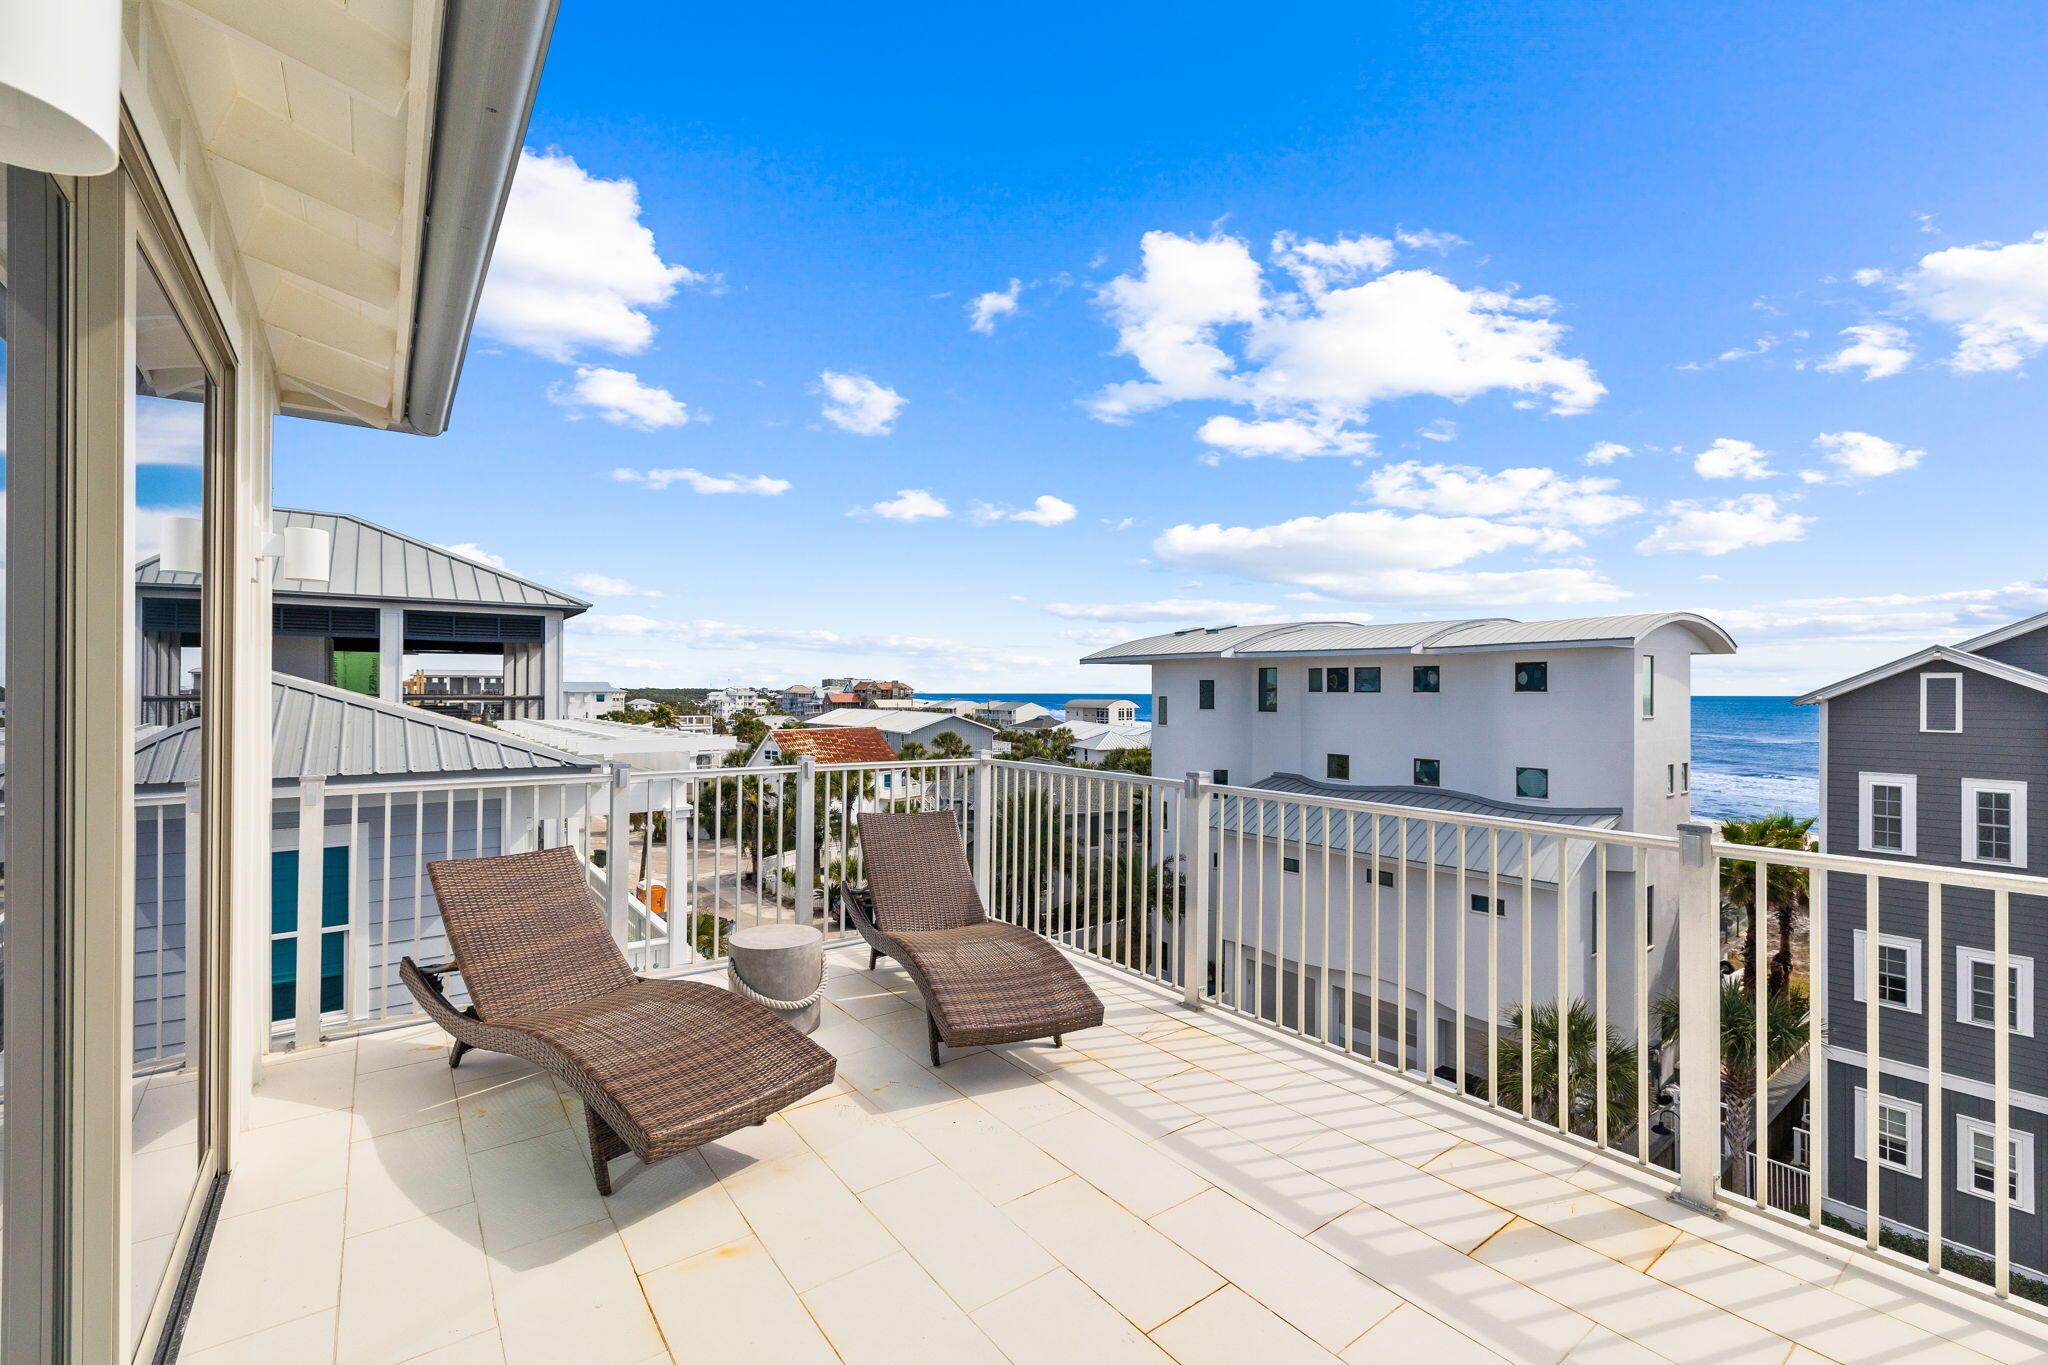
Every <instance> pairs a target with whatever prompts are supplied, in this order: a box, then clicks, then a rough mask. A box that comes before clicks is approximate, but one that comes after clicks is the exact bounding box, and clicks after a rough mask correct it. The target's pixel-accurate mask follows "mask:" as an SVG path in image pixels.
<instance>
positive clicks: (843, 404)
mask: <svg viewBox="0 0 2048 1365" xmlns="http://www.w3.org/2000/svg"><path fill="white" fill-rule="evenodd" d="M816 391H817V392H821V393H823V394H824V395H825V403H824V406H823V407H822V408H821V409H820V411H822V412H823V413H824V414H825V420H826V421H828V422H830V423H831V424H832V425H833V426H835V427H838V428H839V429H840V430H841V431H850V432H853V433H854V434H855V435H857V436H886V435H888V434H889V431H890V429H891V428H892V427H894V426H895V424H896V414H898V413H900V412H902V411H903V405H904V404H905V403H907V402H908V401H909V400H908V399H906V398H905V397H904V396H903V395H902V394H900V393H898V392H896V390H894V389H892V388H889V387H887V386H886V385H883V384H877V383H876V382H875V381H874V380H872V379H870V378H868V377H867V376H866V375H864V374H842V373H840V372H839V371H838V370H824V371H821V372H820V373H819V375H818V389H817V390H816Z"/></svg>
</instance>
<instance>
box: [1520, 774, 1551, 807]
mask: <svg viewBox="0 0 2048 1365" xmlns="http://www.w3.org/2000/svg"><path fill="white" fill-rule="evenodd" d="M1515 795H1517V796H1520V797H1525V798H1527V799H1528V800H1531V801H1548V800H1549V799H1550V769H1548V768H1517V769H1515Z"/></svg>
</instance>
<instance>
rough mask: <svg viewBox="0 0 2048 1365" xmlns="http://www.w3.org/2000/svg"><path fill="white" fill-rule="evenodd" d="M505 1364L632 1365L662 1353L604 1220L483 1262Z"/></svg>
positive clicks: (626, 1261)
mask: <svg viewBox="0 0 2048 1365" xmlns="http://www.w3.org/2000/svg"><path fill="white" fill-rule="evenodd" d="M491 1289H492V1294H493V1296H494V1297H495V1298H496V1300H497V1305H498V1328H499V1336H500V1338H501V1339H502V1342H503V1349H504V1354H505V1360H506V1362H507V1365H560V1362H562V1361H566V1360H574V1361H577V1362H579V1365H638V1362H640V1361H643V1360H646V1359H647V1358H648V1357H649V1356H652V1355H656V1354H659V1353H661V1352H662V1351H663V1350H664V1349H665V1347H664V1345H663V1342H662V1335H661V1332H660V1330H659V1329H658V1328H657V1327H656V1326H655V1323H654V1315H653V1313H651V1312H650V1311H648V1307H647V1300H646V1298H645V1296H643V1295H642V1294H641V1292H640V1280H639V1277H638V1276H636V1275H635V1274H634V1273H633V1263H632V1261H631V1260H630V1259H629V1258H628V1257H627V1255H626V1249H625V1247H623V1246H622V1245H620V1243H619V1239H618V1237H617V1236H616V1235H615V1230H614V1228H613V1227H612V1223H611V1220H610V1219H608V1218H607V1219H604V1220H603V1221H601V1222H597V1223H592V1224H590V1225H589V1226H587V1227H581V1228H574V1229H571V1230H570V1231H568V1232H563V1233H557V1234H556V1235H555V1236H553V1237H547V1238H543V1239H541V1240H540V1241H537V1242H529V1243H527V1244H526V1245H525V1246H522V1247H520V1248H518V1249H517V1250H514V1251H508V1252H501V1253H499V1254H497V1255H495V1256H493V1257H492V1258H491Z"/></svg>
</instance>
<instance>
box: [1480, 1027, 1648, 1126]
mask: <svg viewBox="0 0 2048 1365" xmlns="http://www.w3.org/2000/svg"><path fill="white" fill-rule="evenodd" d="M1504 1022H1505V1023H1506V1025H1507V1027H1508V1028H1509V1029H1510V1030H1512V1036H1504V1037H1502V1038H1501V1040H1500V1055H1499V1066H1498V1071H1497V1074H1498V1076H1499V1085H1500V1094H1501V1102H1502V1103H1503V1104H1508V1105H1513V1104H1514V1103H1515V1102H1517V1101H1518V1100H1519V1098H1520V1096H1521V1094H1522V1067H1523V1061H1522V1058H1523V1055H1524V1054H1523V1044H1524V1040H1528V1057H1529V1062H1528V1067H1529V1103H1530V1108H1531V1113H1532V1114H1533V1115H1534V1116H1535V1117H1536V1118H1539V1119H1541V1120H1543V1121H1544V1122H1546V1123H1556V1122H1557V1121H1558V1098H1557V1058H1558V1051H1557V1044H1558V1017H1557V1002H1556V1001H1554V1000H1553V1001H1549V1002H1547V1003H1544V1004H1540V1005H1537V1006H1536V1007H1535V1008H1533V1009H1531V1010H1528V1011H1527V1012H1526V1013H1525V1012H1524V1010H1523V1008H1522V1006H1520V1005H1512V1006H1510V1007H1509V1008H1508V1012H1507V1016H1506V1019H1505V1020H1504ZM1564 1040H1565V1062H1566V1066H1567V1068H1568V1072H1569V1075H1570V1080H1569V1082H1568V1083H1569V1085H1570V1087H1571V1094H1570V1109H1571V1115H1570V1118H1569V1119H1568V1120H1567V1122H1568V1124H1569V1128H1570V1131H1571V1132H1574V1133H1577V1134H1579V1135H1580V1136H1582V1137H1597V1136H1598V1135H1599V1127H1598V1125H1597V1124H1596V1122H1595V1121H1594V1120H1595V1110H1596V1107H1597V1105H1598V1103H1599V1098H1600V1089H1599V1073H1598V1069H1597V1065H1596V1063H1597V1054H1598V1052H1599V1051H1600V1050H1602V1049H1604V1050H1605V1052H1606V1054H1607V1138H1608V1141H1610V1142H1612V1141H1614V1140H1615V1139H1617V1138H1619V1137H1620V1136H1621V1135H1622V1134H1623V1133H1625V1132H1627V1131H1628V1130H1629V1129H1630V1128H1632V1127H1633V1126H1634V1125H1635V1123H1636V1119H1637V1115H1636V1046H1635V1044H1634V1043H1631V1042H1629V1041H1628V1040H1627V1039H1625V1038H1623V1037H1622V1036H1621V1035H1620V1034H1619V1033H1617V1032H1615V1031H1614V1030H1613V1029H1611V1028H1610V1029H1609V1030H1608V1031H1607V1036H1606V1038H1605V1039H1602V1038H1601V1036H1600V1021H1599V1018H1598V1017H1597V1016H1596V1015H1595V1014H1594V1013H1593V1009H1592V1007H1591V1006H1589V1005H1588V1004H1587V1003H1586V1002H1585V1001H1583V1000H1573V1001H1570V1002H1568V1003H1567V1004H1566V1006H1565V1020H1564Z"/></svg>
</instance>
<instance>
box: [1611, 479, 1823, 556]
mask: <svg viewBox="0 0 2048 1365" xmlns="http://www.w3.org/2000/svg"><path fill="white" fill-rule="evenodd" d="M1664 515H1665V516H1666V517H1667V518H1668V520H1666V521H1665V522H1664V523H1663V524H1662V525H1660V526H1658V527H1657V529H1656V530H1654V531H1652V532H1650V534H1649V535H1647V536H1645V537H1644V538H1643V539H1642V540H1640V541H1638V542H1637V543H1636V549H1637V550H1638V551H1639V552H1640V553H1642V554H1646V555H1652V554H1680V553H1687V552H1691V553H1697V554H1703V555H1725V554H1728V553H1730V552H1731V551H1734V550H1747V549H1752V548H1754V547H1756V546H1759V545H1776V544H1780V543H1782V542H1784V541H1791V540H1803V539H1805V537H1806V528H1807V526H1808V525H1810V524H1811V523H1812V521H1813V518H1812V517H1804V516H1800V515H1798V514H1797V513H1795V512H1790V511H1787V510H1786V509H1784V508H1783V507H1781V506H1779V504H1778V500H1777V499H1776V498H1774V497H1772V496H1771V495H1770V494H1768V493H1745V494H1743V495H1742V496H1741V497H1737V498H1724V499H1722V500H1721V501H1719V502H1673V503H1668V504H1666V505H1665V508H1664Z"/></svg>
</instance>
